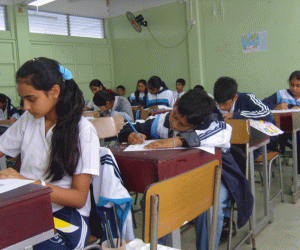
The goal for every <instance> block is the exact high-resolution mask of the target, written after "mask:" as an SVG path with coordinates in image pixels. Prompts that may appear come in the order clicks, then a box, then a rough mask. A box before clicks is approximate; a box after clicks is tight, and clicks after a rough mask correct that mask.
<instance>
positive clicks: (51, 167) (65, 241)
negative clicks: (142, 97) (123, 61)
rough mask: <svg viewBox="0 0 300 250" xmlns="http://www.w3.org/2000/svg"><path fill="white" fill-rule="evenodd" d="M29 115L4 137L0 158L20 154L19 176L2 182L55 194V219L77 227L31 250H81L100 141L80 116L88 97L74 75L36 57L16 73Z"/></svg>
mask: <svg viewBox="0 0 300 250" xmlns="http://www.w3.org/2000/svg"><path fill="white" fill-rule="evenodd" d="M16 81H17V90H18V94H19V95H20V97H21V98H22V99H23V100H24V110H25V111H26V112H25V113H24V114H23V115H22V116H21V117H20V119H19V120H18V121H17V122H15V123H14V124H13V125H12V126H11V127H10V128H9V129H8V130H7V131H6V132H5V134H3V135H2V136H1V137H0V157H2V156H3V155H9V156H12V157H15V156H17V155H19V154H20V153H21V163H22V165H21V168H20V173H19V172H17V171H15V170H13V169H11V168H9V169H5V170H2V171H0V178H1V179H9V178H15V179H32V180H35V183H36V184H38V185H43V186H48V187H50V188H52V189H53V192H52V193H51V201H52V210H53V216H54V217H56V218H58V219H62V220H63V221H66V222H69V223H70V224H72V225H74V226H75V229H76V230H74V231H73V232H62V231H60V230H58V229H57V230H56V235H55V236H54V237H53V238H51V239H50V240H47V241H44V242H42V243H40V244H38V245H36V246H34V247H33V249H35V250H36V249H41V250H48V249H49V250H53V249H83V248H84V246H85V245H86V243H87V239H88V237H89V234H90V232H89V224H88V218H89V214H90V208H91V204H90V199H89V198H88V197H89V188H90V183H91V178H92V175H96V176H97V175H99V163H100V159H99V158H100V157H99V147H100V145H99V140H98V137H97V133H96V131H95V129H94V128H93V125H92V124H91V123H90V122H89V121H88V120H86V118H84V117H82V112H83V108H84V98H83V95H82V92H81V91H80V89H79V88H78V85H77V84H76V83H75V81H74V80H73V79H72V75H71V72H70V71H68V70H67V69H65V68H63V67H62V66H61V65H60V64H58V62H56V61H54V60H51V59H47V58H42V57H41V58H37V59H33V60H30V61H28V62H26V63H25V64H24V65H23V66H22V67H21V68H20V69H19V70H18V72H17V74H16Z"/></svg>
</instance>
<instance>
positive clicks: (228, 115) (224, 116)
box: [223, 113, 233, 120]
mask: <svg viewBox="0 0 300 250" xmlns="http://www.w3.org/2000/svg"><path fill="white" fill-rule="evenodd" d="M223 118H224V120H226V119H232V118H233V113H227V114H224V115H223Z"/></svg>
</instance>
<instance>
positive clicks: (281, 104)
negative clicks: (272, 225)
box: [262, 70, 300, 188]
mask: <svg viewBox="0 0 300 250" xmlns="http://www.w3.org/2000/svg"><path fill="white" fill-rule="evenodd" d="M288 83H289V88H288V89H282V90H279V91H277V92H276V93H274V94H273V95H271V96H269V97H267V98H265V99H263V101H262V102H263V103H264V104H265V105H266V106H268V107H269V108H270V109H275V110H285V109H299V108H300V71H299V70H296V71H294V72H293V73H292V74H291V75H290V77H289V79H288ZM291 139H292V135H291V134H288V133H284V134H283V135H280V136H279V143H280V150H281V151H282V152H284V151H285V146H288V147H290V148H291V147H292V144H291ZM297 150H298V155H299V153H300V133H299V132H297ZM297 186H298V187H299V186H300V157H298V182H297ZM292 188H294V186H292Z"/></svg>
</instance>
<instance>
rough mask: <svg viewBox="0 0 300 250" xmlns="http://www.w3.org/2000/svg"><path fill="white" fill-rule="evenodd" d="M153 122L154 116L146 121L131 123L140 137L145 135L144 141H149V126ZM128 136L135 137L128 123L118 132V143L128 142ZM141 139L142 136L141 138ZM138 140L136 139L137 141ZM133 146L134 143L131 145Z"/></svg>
mask: <svg viewBox="0 0 300 250" xmlns="http://www.w3.org/2000/svg"><path fill="white" fill-rule="evenodd" d="M154 120H155V117H154V116H150V117H149V118H148V119H147V120H137V121H136V122H135V123H133V126H134V128H135V129H136V130H137V131H138V132H139V134H140V135H141V134H142V135H145V137H146V138H145V139H150V138H152V137H151V126H152V124H153V122H154ZM130 134H132V135H133V134H135V135H137V134H136V133H135V132H134V130H133V129H132V127H131V126H130V124H129V123H126V124H125V125H124V126H123V128H122V129H121V130H120V132H119V134H118V138H119V141H120V142H128V137H129V135H130ZM142 137H143V136H142ZM137 140H138V139H137ZM133 144H134V143H133Z"/></svg>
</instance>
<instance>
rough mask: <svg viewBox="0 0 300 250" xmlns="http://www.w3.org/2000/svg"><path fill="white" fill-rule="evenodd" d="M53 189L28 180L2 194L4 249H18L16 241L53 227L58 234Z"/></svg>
mask: <svg viewBox="0 0 300 250" xmlns="http://www.w3.org/2000/svg"><path fill="white" fill-rule="evenodd" d="M51 192H52V189H51V188H49V187H42V186H39V185H35V184H28V185H26V186H23V187H20V188H16V189H14V190H11V191H8V192H5V193H2V194H0V249H3V248H6V247H12V249H14V247H13V245H14V244H20V242H23V241H26V240H28V239H30V238H34V237H35V236H37V235H41V234H43V233H45V232H49V231H51V230H52V231H53V233H52V236H53V235H54V222H53V215H52V205H51V197H50V193H51ZM31 242H32V241H31ZM39 242H41V241H35V243H39ZM15 249H18V248H17V247H15Z"/></svg>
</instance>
